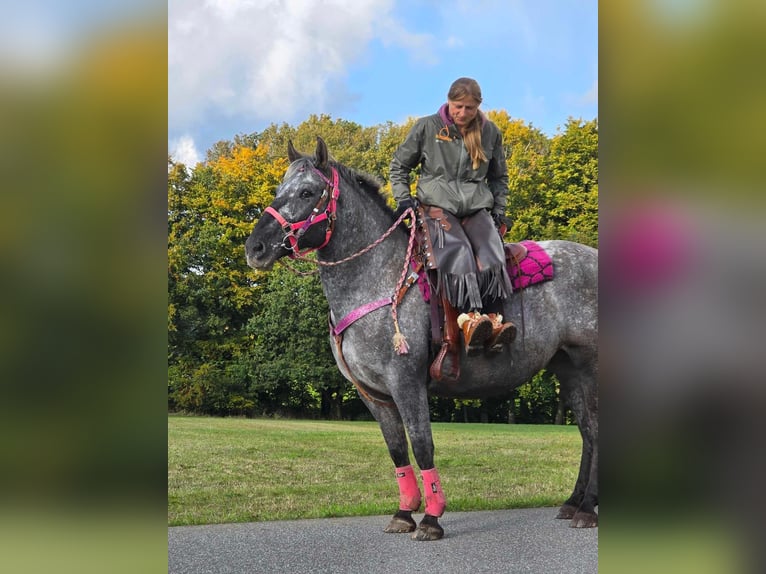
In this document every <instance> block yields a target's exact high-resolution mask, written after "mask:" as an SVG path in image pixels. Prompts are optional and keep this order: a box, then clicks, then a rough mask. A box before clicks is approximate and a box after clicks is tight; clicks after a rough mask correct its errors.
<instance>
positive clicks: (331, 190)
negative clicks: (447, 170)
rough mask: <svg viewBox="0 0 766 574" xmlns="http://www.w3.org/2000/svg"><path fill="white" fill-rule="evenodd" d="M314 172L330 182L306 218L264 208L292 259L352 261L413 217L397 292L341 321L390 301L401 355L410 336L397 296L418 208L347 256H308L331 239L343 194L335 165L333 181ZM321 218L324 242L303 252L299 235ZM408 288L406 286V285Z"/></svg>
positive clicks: (330, 263) (327, 263)
mask: <svg viewBox="0 0 766 574" xmlns="http://www.w3.org/2000/svg"><path fill="white" fill-rule="evenodd" d="M312 169H313V170H314V172H315V173H317V174H318V175H319V176H320V177H321V178H322V179H323V180H324V181H325V183H327V186H326V187H325V189H324V191H323V192H322V195H321V197H320V198H319V201H318V202H317V204H316V205H315V206H314V209H313V210H312V211H311V214H310V215H309V216H308V217H307V218H306V219H304V220H303V221H298V222H295V223H291V222H289V221H287V220H286V219H285V218H284V217H282V215H281V214H280V213H279V212H278V211H277V210H276V209H274V208H273V207H271V206H269V207H267V208H266V209H265V211H264V212H265V213H268V214H269V215H271V216H272V217H273V218H274V219H276V220H277V222H278V223H279V225H280V226H281V227H282V230H283V231H284V233H285V236H284V238H283V240H282V241H283V245H284V246H285V248H287V249H289V250H290V251H292V253H291V254H290V255H289V257H290V259H300V260H302V261H311V262H313V263H315V264H316V265H323V266H326V267H332V266H335V265H342V264H343V263H348V262H349V261H352V260H353V259H356V258H357V257H359V256H361V255H364V254H365V253H367V252H368V251H370V250H371V249H373V248H375V247H377V246H378V245H380V244H381V243H383V241H385V240H386V239H387V238H388V237H389V236H390V235H391V234H392V233H393V232H394V230H395V229H396V228H397V227H398V226H399V224H400V223H401V222H402V221H404V219H405V218H407V217H410V218H411V219H412V221H413V225H412V226H411V227H410V238H409V242H408V243H407V254H406V256H405V258H404V266H403V269H402V273H401V275H400V277H399V281H398V282H397V284H396V290H395V291H394V294H393V295H392V296H391V298H390V300H389V299H382V300H379V301H375V302H374V303H373V304H370V303H368V304H367V305H363V306H362V307H360V308H359V309H355V310H354V311H352V312H351V313H350V314H349V316H353V317H354V319H353V320H351V321H347V320H346V318H344V320H343V321H342V323H344V324H345V326H344V327H343V328H344V329H345V327H347V326H348V325H350V324H351V323H353V322H354V321H356V319H359V318H360V317H363V316H364V315H366V314H367V313H370V312H371V311H373V310H375V309H378V308H380V307H382V306H384V305H388V304H390V305H391V316H392V317H393V320H394V331H395V332H394V340H393V343H394V350H395V351H396V353H397V354H399V355H405V354H407V353H408V352H409V347H408V345H407V340H406V339H405V337H404V335H403V334H402V332H401V330H400V329H399V318H398V316H397V307H398V304H399V301H400V299H401V296H397V295H398V294H399V293H400V291H402V289H403V288H404V285H405V281H406V280H407V270H408V269H409V265H410V260H411V259H412V251H413V246H414V244H415V233H416V228H415V225H414V221H415V210H414V209H412V208H408V209H407V210H405V211H404V213H402V214H401V215H400V216H399V218H398V219H397V220H396V221H394V223H393V225H391V227H389V228H388V229H387V230H386V231H385V232H384V233H383V235H381V236H380V237H379V238H378V239H377V240H376V241H374V242H372V243H370V244H369V245H367V246H366V247H364V248H362V249H360V250H359V251H357V252H356V253H354V254H352V255H349V256H348V257H344V258H343V259H340V260H338V261H319V260H316V259H309V258H308V257H306V255H307V254H308V253H311V252H312V251H318V250H320V249H322V248H323V247H325V246H326V245H327V244H328V243H329V242H330V238H331V237H332V232H333V230H334V229H335V220H336V219H337V216H336V211H337V209H338V197H339V196H340V186H339V185H338V179H339V178H338V170H337V169H335V168H334V167H333V168H332V181H331V180H330V179H328V178H327V177H326V176H325V175H324V174H323V173H322V172H321V171H319V170H318V169H316V168H312ZM325 200H327V205H326V206H325V207H324V211H323V212H322V213H320V211H322V205H323V204H324V202H325ZM322 221H327V229H326V230H325V239H324V241H323V242H322V244H321V245H319V246H318V247H308V248H306V249H305V250H304V251H303V252H301V250H300V249H299V247H298V241H299V240H300V238H301V237H302V236H303V235H304V234H305V233H306V231H308V230H309V228H311V226H312V225H316V224H317V223H320V222H322ZM288 268H289V269H290V270H291V271H294V272H297V273H300V274H302V273H301V272H298V271H297V270H295V269H293V268H291V267H289V266H288ZM411 284H412V281H410V282H408V285H407V287H409V285H411ZM404 289H405V290H406V288H404Z"/></svg>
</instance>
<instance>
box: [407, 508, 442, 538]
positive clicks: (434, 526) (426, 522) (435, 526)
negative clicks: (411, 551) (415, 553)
mask: <svg viewBox="0 0 766 574" xmlns="http://www.w3.org/2000/svg"><path fill="white" fill-rule="evenodd" d="M443 537H444V529H443V528H442V527H441V526H439V520H438V519H437V518H436V517H435V516H429V515H428V514H426V515H425V516H424V517H423V520H421V521H420V526H418V529H417V530H416V531H415V532H413V533H412V539H413V540H439V539H441V538H443Z"/></svg>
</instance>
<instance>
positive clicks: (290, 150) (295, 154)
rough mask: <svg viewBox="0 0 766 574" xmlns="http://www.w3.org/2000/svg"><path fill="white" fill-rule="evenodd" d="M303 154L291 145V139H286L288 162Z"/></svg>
mask: <svg viewBox="0 0 766 574" xmlns="http://www.w3.org/2000/svg"><path fill="white" fill-rule="evenodd" d="M302 157H303V155H301V153H300V152H299V151H298V150H297V149H295V147H293V140H287V159H289V160H290V163H293V162H294V161H295V160H296V159H300V158H302Z"/></svg>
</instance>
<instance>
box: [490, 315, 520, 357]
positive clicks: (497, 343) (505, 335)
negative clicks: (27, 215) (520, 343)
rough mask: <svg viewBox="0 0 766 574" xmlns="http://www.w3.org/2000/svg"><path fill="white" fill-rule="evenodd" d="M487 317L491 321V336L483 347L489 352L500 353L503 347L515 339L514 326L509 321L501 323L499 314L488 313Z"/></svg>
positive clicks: (501, 318) (501, 319)
mask: <svg viewBox="0 0 766 574" xmlns="http://www.w3.org/2000/svg"><path fill="white" fill-rule="evenodd" d="M487 317H489V319H490V320H491V321H492V335H491V336H490V337H489V338H488V339H487V341H486V343H485V344H484V346H485V347H486V348H487V349H488V350H490V351H494V352H497V351H502V350H503V346H504V345H506V344H508V343H512V342H513V340H514V339H515V338H516V325H514V324H513V323H511V322H510V321H507V322H505V323H503V316H502V315H501V314H500V313H490V314H489V315H487Z"/></svg>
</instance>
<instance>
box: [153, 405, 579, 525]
mask: <svg viewBox="0 0 766 574" xmlns="http://www.w3.org/2000/svg"><path fill="white" fill-rule="evenodd" d="M433 434H434V444H435V447H436V455H435V456H436V467H437V468H438V469H439V474H440V476H441V481H442V486H443V488H444V492H445V494H446V496H447V508H448V510H451V511H461V510H494V509H502V508H524V507H537V506H557V505H559V504H561V503H562V502H563V501H564V500H565V499H566V498H567V497H568V496H569V494H570V493H571V490H572V488H573V487H574V483H575V479H576V477H577V470H578V465H579V460H580V449H581V444H582V443H581V440H580V434H579V432H578V430H577V428H576V427H574V426H547V425H498V424H457V423H435V424H434V425H433ZM411 459H412V461H413V466H415V469H416V470H417V465H416V464H415V462H414V457H412V456H411ZM398 500H399V493H398V489H397V485H396V479H395V478H394V468H393V463H392V462H391V459H390V458H389V456H388V450H387V449H386V446H385V443H384V442H383V436H382V435H381V433H380V430H379V428H378V425H377V423H374V422H330V421H299V420H272V419H264V420H261V419H237V418H226V419H222V418H207V417H180V416H170V417H168V524H169V525H171V526H176V525H185V524H213V523H225V522H250V521H262V520H284V519H295V518H325V517H332V516H364V515H378V514H393V513H394V512H395V511H396V509H397V506H398ZM421 511H422V508H421Z"/></svg>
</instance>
